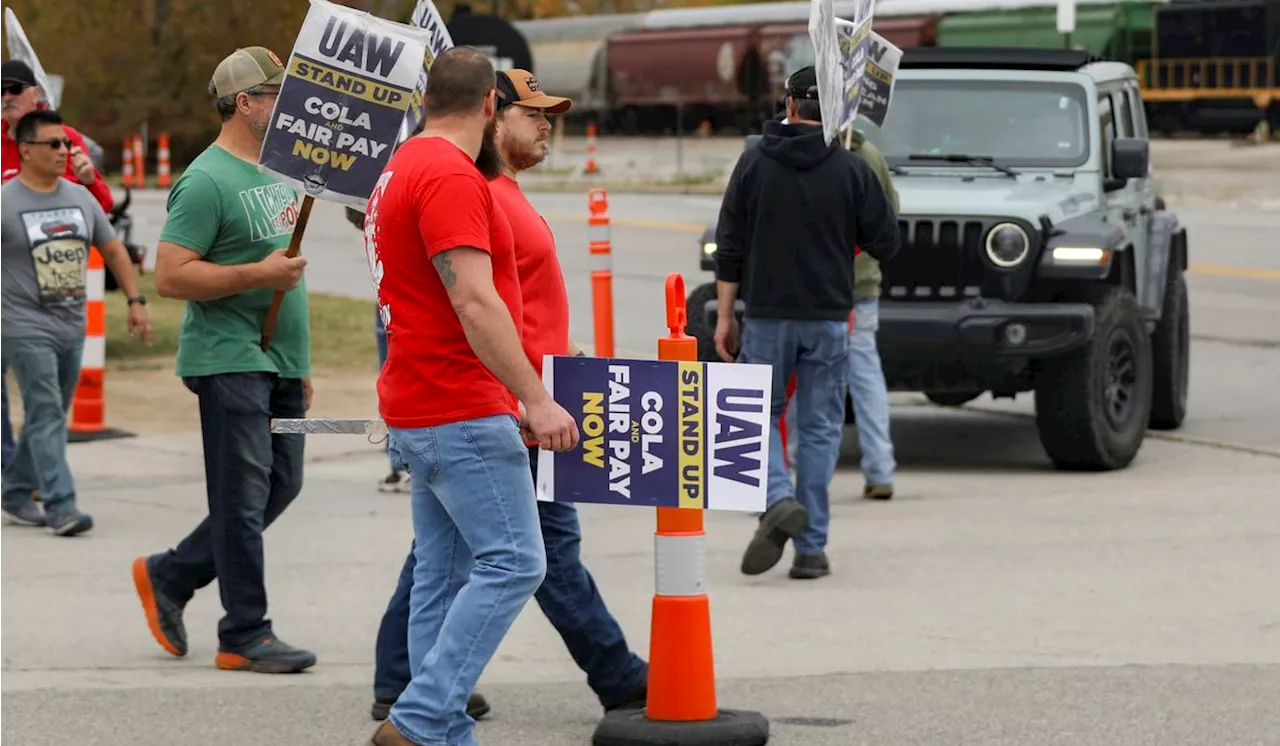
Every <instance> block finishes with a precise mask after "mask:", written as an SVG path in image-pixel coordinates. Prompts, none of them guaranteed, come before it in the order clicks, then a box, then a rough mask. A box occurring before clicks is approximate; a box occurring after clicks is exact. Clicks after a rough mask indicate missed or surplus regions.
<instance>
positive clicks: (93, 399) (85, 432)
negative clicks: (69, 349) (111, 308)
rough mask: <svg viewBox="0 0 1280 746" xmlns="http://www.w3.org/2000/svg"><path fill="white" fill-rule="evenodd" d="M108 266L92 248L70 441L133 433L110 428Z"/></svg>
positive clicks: (87, 274)
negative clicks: (107, 420)
mask: <svg viewBox="0 0 1280 746" xmlns="http://www.w3.org/2000/svg"><path fill="white" fill-rule="evenodd" d="M106 271H107V270H106V263H105V262H103V261H102V254H101V253H99V251H98V247H97V246H91V247H89V267H88V271H87V272H86V273H85V275H86V276H85V317H86V318H85V338H84V351H83V352H82V353H81V354H80V382H79V383H78V384H77V386H76V393H75V398H74V399H72V402H71V424H70V425H68V426H67V441H68V442H70V443H80V442H83V441H87V440H106V439H108V438H127V437H129V436H131V435H133V433H128V432H125V431H123V430H116V429H114V428H110V427H107V424H106V409H107V403H106V388H105V384H106V376H107V371H106V365H107V300H106V295H107V293H106V289H107V278H106Z"/></svg>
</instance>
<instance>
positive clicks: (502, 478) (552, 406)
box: [365, 47, 579, 746]
mask: <svg viewBox="0 0 1280 746" xmlns="http://www.w3.org/2000/svg"><path fill="white" fill-rule="evenodd" d="M494 82H495V78H494V71H493V65H492V63H490V62H489V59H488V57H486V56H485V55H483V54H481V53H480V52H478V51H476V50H474V49H471V48H468V47H454V48H452V49H450V50H448V51H446V52H445V53H443V54H441V55H440V56H439V57H437V58H436V61H435V63H434V64H433V65H432V67H431V75H430V76H429V77H428V79H427V90H426V97H425V98H426V107H427V112H426V114H427V117H426V119H427V126H426V128H425V129H424V130H423V132H422V134H421V135H418V136H416V137H413V138H410V139H409V140H408V141H407V142H405V143H404V145H402V146H401V147H400V149H399V150H398V151H396V153H395V155H393V156H392V157H391V160H390V162H389V163H388V164H387V167H386V169H385V170H384V171H383V173H382V175H381V177H379V179H378V182H377V184H376V185H375V186H374V189H373V193H372V194H371V195H370V197H369V205H368V209H367V210H366V211H365V251H366V255H367V257H368V260H369V269H370V273H371V274H372V276H373V282H374V286H375V289H376V293H377V298H378V306H379V308H380V311H381V313H382V320H383V324H384V325H385V327H386V329H387V341H388V350H387V362H386V364H385V365H384V366H383V368H382V371H381V373H380V374H379V376H378V402H379V403H378V410H379V414H380V415H381V416H382V419H383V421H384V422H386V423H387V426H388V429H389V430H390V434H391V449H392V451H393V452H394V453H396V455H397V456H398V460H399V461H401V462H402V463H405V464H406V465H407V466H408V467H409V470H410V473H411V474H413V475H414V478H413V479H412V480H411V491H410V501H411V503H412V506H413V529H414V555H415V560H416V564H415V565H414V570H413V593H412V594H411V596H410V612H409V631H408V647H409V660H410V661H411V670H412V671H413V679H412V680H411V681H410V682H409V685H408V686H407V687H406V688H405V690H404V691H403V692H402V693H401V694H400V696H399V698H398V699H397V700H396V703H395V705H394V706H393V707H392V708H391V710H390V713H389V716H388V719H387V720H386V721H385V722H383V724H382V725H381V726H380V727H379V728H378V731H377V733H375V735H374V737H373V743H374V744H377V745H378V746H390V745H392V744H395V745H402V744H425V743H475V737H474V735H473V729H474V727H475V720H474V719H472V718H471V717H470V716H468V715H467V714H466V701H467V698H468V696H469V695H470V693H471V691H472V690H473V689H474V688H475V685H476V682H477V681H478V680H479V678H480V674H481V673H482V672H483V671H484V668H485V666H486V665H488V663H489V661H490V659H491V658H492V657H493V655H494V653H495V652H496V651H497V649H498V646H499V645H500V644H501V643H502V639H503V637H505V636H506V633H507V631H508V630H509V629H510V628H511V624H512V623H513V622H514V621H515V619H516V617H517V616H518V615H519V614H520V611H521V610H522V609H523V608H524V605H525V604H526V603H527V602H528V600H529V597H530V596H532V595H533V594H534V592H535V591H536V590H537V589H538V587H539V586H540V585H542V581H543V577H544V575H545V573H546V554H545V549H544V547H543V541H542V534H541V531H540V530H539V525H538V511H537V507H536V503H537V499H536V497H535V495H534V486H533V479H532V477H531V476H530V474H529V463H528V451H527V447H526V445H525V437H523V436H522V430H523V431H524V434H527V436H528V438H529V439H530V440H533V441H536V442H537V443H538V445H539V446H541V447H542V448H545V449H548V450H553V451H565V450H569V449H571V448H573V447H575V446H576V445H577V444H578V438H579V433H578V427H577V423H576V422H575V421H574V419H573V417H572V416H571V415H570V414H569V413H568V412H566V411H565V410H564V408H563V407H561V406H560V405H559V404H557V403H556V402H555V400H554V399H552V398H551V395H550V394H549V393H548V392H547V390H546V388H545V387H544V386H543V385H542V380H541V378H540V377H539V376H538V372H537V370H536V369H535V368H534V366H533V365H531V364H530V362H529V359H528V358H527V357H526V355H525V352H524V348H523V347H522V344H521V327H522V319H523V305H522V302H521V295H520V284H519V280H518V277H517V273H516V256H515V240H514V235H513V233H512V227H511V224H510V222H509V221H508V220H507V218H506V216H505V215H504V214H503V213H502V211H501V209H500V208H499V207H498V206H497V205H496V204H495V200H494V198H493V195H492V194H490V191H489V185H488V181H487V180H486V177H485V175H483V174H486V173H487V174H491V175H495V176H496V175H497V173H498V170H499V168H500V166H501V163H500V159H499V158H498V156H497V153H496V150H495V147H494V143H493V135H494V122H493V115H494V112H495V108H496V105H497V102H496V92H495V90H494ZM521 410H523V417H519V414H520V413H521ZM521 420H523V422H521Z"/></svg>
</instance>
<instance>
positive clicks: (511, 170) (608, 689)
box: [372, 70, 649, 720]
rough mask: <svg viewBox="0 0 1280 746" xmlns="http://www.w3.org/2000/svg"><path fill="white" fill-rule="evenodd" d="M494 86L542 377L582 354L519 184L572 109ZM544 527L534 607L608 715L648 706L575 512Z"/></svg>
mask: <svg viewBox="0 0 1280 746" xmlns="http://www.w3.org/2000/svg"><path fill="white" fill-rule="evenodd" d="M497 82H498V113H497V131H496V133H495V137H494V141H495V143H496V145H497V148H498V153H499V155H501V156H502V165H503V169H502V173H501V174H500V175H498V176H497V177H496V178H494V179H492V180H491V181H490V182H489V191H490V193H491V194H492V195H493V199H494V202H495V203H496V205H497V207H499V208H500V209H501V212H502V213H503V214H504V215H506V217H507V220H508V221H509V222H510V224H511V228H512V232H513V233H514V234H515V250H516V271H517V274H518V276H519V280H520V295H521V301H522V303H523V308H524V311H523V333H522V335H521V336H522V339H523V341H524V349H525V353H526V354H527V355H528V357H529V361H530V362H531V363H533V365H534V367H535V368H537V369H538V372H539V373H541V372H542V356H543V355H581V354H583V353H582V351H581V350H579V349H578V347H577V346H576V345H575V344H574V343H573V342H572V341H570V339H569V295H568V292H567V291H566V289H565V282H564V273H563V272H562V270H561V268H560V259H559V257H558V256H557V255H556V243H555V235H554V234H553V233H552V232H551V227H550V226H549V225H547V221H546V220H544V219H543V218H542V216H541V215H539V214H538V211H537V210H536V209H534V207H533V205H531V204H529V200H528V199H526V198H525V196H524V193H523V192H521V191H520V185H519V184H518V183H516V180H515V176H516V175H517V174H519V173H520V172H521V171H524V170H526V169H529V168H532V167H534V166H536V165H538V164H539V163H541V162H542V161H543V159H545V158H546V157H547V136H548V135H549V134H550V132H551V123H550V121H549V120H548V119H547V115H548V114H551V115H555V114H563V113H564V112H566V111H568V110H569V107H570V106H572V102H571V101H570V100H569V99H566V98H559V97H556V96H548V95H547V94H545V93H542V92H541V91H540V90H539V89H538V81H537V79H536V78H534V77H533V74H532V73H529V72H527V71H525V70H505V71H499V72H498V74H497ZM529 468H530V471H531V473H532V475H533V479H534V481H535V482H536V481H537V468H538V448H537V447H533V448H530V449H529ZM538 520H539V523H540V524H541V527H542V540H543V542H544V543H545V545H546V547H547V578H546V580H545V581H544V582H543V583H542V586H541V587H540V588H538V592H537V593H535V594H534V599H535V600H536V601H537V602H538V606H539V607H541V609H542V612H543V613H544V614H546V616H547V620H548V621H550V622H551V625H552V626H553V627H555V629H556V631H557V632H559V633H560V637H561V639H563V640H564V642H565V645H566V646H567V647H568V648H569V653H570V655H572V656H573V659H574V661H576V662H577V663H578V666H579V667H580V668H581V669H582V670H583V672H584V673H586V674H587V684H588V685H589V686H590V687H591V689H592V691H594V692H595V695H596V698H597V699H598V700H599V702H600V705H601V706H602V707H603V708H604V709H605V710H606V711H608V710H613V709H617V708H629V707H643V706H644V704H645V698H646V695H647V691H648V680H649V667H648V665H647V664H646V663H645V662H644V661H643V660H642V659H641V658H640V657H639V656H637V655H636V654H635V653H633V652H632V651H631V649H630V648H629V647H628V646H627V639H626V636H625V635H624V634H623V633H622V627H621V626H620V625H619V624H618V622H617V620H616V619H614V618H613V615H612V614H611V613H610V612H609V609H608V607H607V606H605V603H604V599H603V598H602V597H601V596H600V593H599V592H598V591H597V590H596V585H595V581H594V580H593V579H592V577H591V573H590V572H588V571H587V568H586V567H585V566H584V565H583V564H582V558H581V553H580V551H579V546H580V544H581V542H582V533H581V529H580V527H579V524H578V511H577V509H576V508H575V507H574V506H573V505H572V504H571V503H560V502H539V503H538ZM415 564H416V563H415V561H414V552H413V551H410V553H409V557H408V558H407V559H406V560H405V563H404V566H403V569H402V570H401V572H400V580H399V583H398V584H397V586H396V590H395V593H394V594H393V595H392V597H391V601H390V603H388V604H387V610H386V613H385V614H384V615H383V617H382V624H381V626H380V627H379V628H378V643H377V648H376V658H375V666H374V675H373V695H374V704H373V708H372V714H373V717H374V719H375V720H381V719H383V718H385V717H386V713H387V711H388V710H389V708H390V707H391V705H392V704H393V703H394V702H395V701H396V699H397V698H398V697H399V696H400V693H401V692H402V691H403V690H404V689H405V687H406V686H407V685H408V684H409V679H410V669H409V660H410V658H409V653H408V651H407V649H406V646H407V636H406V634H405V630H406V629H407V627H408V624H409V613H410V611H409V596H410V590H411V589H412V586H413V573H414V566H415ZM468 704H469V711H470V712H471V714H472V716H473V717H480V716H481V715H483V714H484V713H486V712H488V710H489V707H488V704H487V703H486V702H485V701H484V699H483V697H481V696H480V695H479V694H473V695H472V697H471V700H470V702H469V703H468Z"/></svg>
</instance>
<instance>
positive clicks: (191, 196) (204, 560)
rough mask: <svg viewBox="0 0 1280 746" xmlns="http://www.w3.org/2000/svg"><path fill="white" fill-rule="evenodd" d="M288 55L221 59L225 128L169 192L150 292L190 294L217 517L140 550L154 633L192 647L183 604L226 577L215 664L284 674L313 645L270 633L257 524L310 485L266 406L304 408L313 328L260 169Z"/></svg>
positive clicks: (289, 226)
mask: <svg viewBox="0 0 1280 746" xmlns="http://www.w3.org/2000/svg"><path fill="white" fill-rule="evenodd" d="M284 72H285V68H284V65H283V64H282V63H281V62H280V58H279V57H277V56H276V55H275V54H274V53H272V52H271V50H269V49H266V48H265V47H246V48H244V49H237V50H236V51H234V52H232V53H231V54H230V55H228V56H227V58H226V59H224V60H222V62H220V63H219V64H218V67H217V68H216V69H215V70H214V71H213V77H212V78H211V79H210V81H209V86H208V90H209V94H210V95H211V96H213V98H214V107H215V108H216V109H217V111H218V115H219V116H220V117H221V118H222V129H221V131H220V132H219V133H218V137H217V139H216V140H214V141H213V143H212V144H211V145H209V147H207V148H206V149H205V151H204V152H203V153H201V154H200V155H199V156H198V157H197V158H196V159H195V160H194V161H192V162H191V165H190V166H189V167H188V168H187V169H186V171H184V172H183V174H182V176H181V177H180V178H179V179H178V180H177V181H176V182H175V183H174V185H173V189H172V190H171V191H170V192H169V204H168V210H169V211H168V216H167V217H166V218H165V223H164V228H163V229H162V231H161V233H160V244H159V247H158V248H157V251H156V268H155V280H156V291H157V292H158V293H159V294H160V295H162V296H165V297H167V298H178V299H181V300H185V301H187V302H188V308H187V313H186V316H185V318H184V319H183V322H182V331H181V336H180V337H179V341H178V356H177V366H176V367H177V371H176V372H177V374H178V375H179V376H181V377H182V380H183V383H184V384H185V385H186V387H187V388H188V389H189V390H191V392H192V393H194V394H195V395H196V397H197V399H198V401H199V411H200V425H201V431H202V432H203V434H204V459H205V474H206V482H207V484H206V491H207V492H208V503H209V516H208V518H206V519H205V520H204V521H202V522H201V523H200V525H199V526H197V527H196V528H195V530H194V531H192V532H191V534H190V535H189V536H187V537H186V538H185V539H183V540H182V541H181V542H180V543H179V544H178V545H177V546H176V547H174V548H173V549H170V550H166V551H161V552H158V553H156V554H152V555H150V556H143V557H138V558H137V559H135V560H134V563H133V582H134V586H135V588H136V589H137V592H138V598H139V600H140V601H141V603H142V609H143V612H144V615H145V618H146V622H147V625H148V627H149V628H150V630H151V634H152V636H153V637H154V638H155V640H156V642H157V643H159V645H160V646H161V647H162V648H164V649H165V650H167V651H168V652H169V653H170V654H172V655H175V656H183V655H186V653H187V635H186V629H185V627H184V625H183V619H182V617H183V610H184V607H185V606H186V604H187V602H189V601H190V600H191V598H192V596H194V595H195V592H196V591H197V590H199V589H200V588H203V587H205V586H207V585H208V584H209V583H211V582H212V581H213V580H215V579H216V580H217V581H218V587H219V591H220V594H221V597H222V607H223V609H225V610H226V615H225V616H224V617H223V618H222V620H221V621H220V622H219V624H218V643H219V644H218V654H217V656H216V658H215V659H214V664H215V665H216V666H217V667H218V668H222V669H232V670H242V671H257V672H260V673H288V672H292V671H301V670H302V669H304V668H309V667H310V666H312V665H314V664H315V662H316V656H315V654H314V653H312V652H310V651H308V650H301V649H299V648H295V647H293V646H291V645H288V644H286V643H285V642H283V641H282V640H280V638H278V637H276V635H275V633H274V631H273V630H272V624H271V621H270V620H268V619H267V618H266V613H267V591H266V585H265V581H264V566H263V530H264V529H265V528H266V527H267V526H268V525H270V524H271V523H272V522H273V521H274V520H276V519H277V518H279V517H280V514H281V513H282V512H283V511H284V509H285V508H286V507H287V506H288V505H289V503H291V502H292V501H293V499H294V498H295V497H297V496H298V493H299V492H300V491H301V490H302V461H303V436H301V435H272V434H271V419H272V418H289V417H306V413H307V409H308V407H310V405H311V379H310V376H311V339H310V327H309V323H308V312H307V289H306V283H305V282H304V281H303V278H302V272H303V268H304V267H305V266H306V263H307V261H306V259H304V258H302V257H293V258H290V257H288V256H286V249H287V247H288V245H289V239H290V237H291V236H292V234H293V228H294V224H295V223H296V221H297V215H298V201H297V194H296V193H295V191H294V190H293V189H292V188H290V187H289V186H288V185H286V184H284V183H281V182H279V181H278V180H276V179H275V178H273V177H272V176H270V175H268V174H264V173H260V172H259V171H258V168H257V163H258V157H259V154H260V153H261V151H262V141H263V139H264V138H265V136H266V132H267V127H268V126H269V125H270V122H271V112H272V109H273V108H274V107H275V101H276V95H277V94H278V93H279V91H280V85H281V83H282V82H283V81H284ZM273 290H281V291H285V293H284V302H283V303H282V304H281V307H280V317H279V321H278V322H277V325H276V330H275V335H274V336H273V337H272V339H271V345H270V347H268V349H267V350H266V351H265V352H264V351H263V350H262V349H261V348H260V347H259V345H258V343H259V339H260V335H261V325H262V318H263V316H264V315H265V314H266V312H267V307H268V306H269V305H270V303H271V298H272V295H273V293H272V292H271V291H273Z"/></svg>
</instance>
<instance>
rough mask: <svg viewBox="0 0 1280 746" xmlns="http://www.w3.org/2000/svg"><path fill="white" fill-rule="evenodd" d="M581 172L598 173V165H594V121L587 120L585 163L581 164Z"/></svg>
mask: <svg viewBox="0 0 1280 746" xmlns="http://www.w3.org/2000/svg"><path fill="white" fill-rule="evenodd" d="M582 173H584V174H598V173H600V167H599V166H597V165H596V123H595V122H587V165H585V166H583V168H582Z"/></svg>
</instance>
